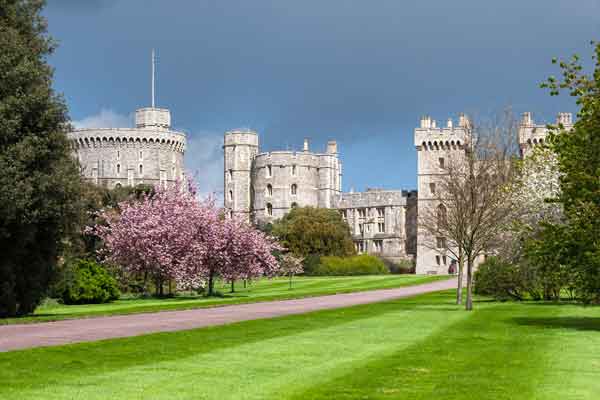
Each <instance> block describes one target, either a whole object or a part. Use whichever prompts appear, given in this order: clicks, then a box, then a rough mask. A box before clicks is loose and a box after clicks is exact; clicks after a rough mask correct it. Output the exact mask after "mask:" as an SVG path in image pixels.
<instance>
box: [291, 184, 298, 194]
mask: <svg viewBox="0 0 600 400" xmlns="http://www.w3.org/2000/svg"><path fill="white" fill-rule="evenodd" d="M297 193H298V185H296V184H295V183H293V184H292V195H294V196H295V195H296V194H297Z"/></svg>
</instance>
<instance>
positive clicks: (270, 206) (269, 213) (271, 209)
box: [267, 203, 273, 217]
mask: <svg viewBox="0 0 600 400" xmlns="http://www.w3.org/2000/svg"><path fill="white" fill-rule="evenodd" d="M267 215H268V216H270V217H272V216H273V205H272V204H271V203H267Z"/></svg>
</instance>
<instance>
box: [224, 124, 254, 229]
mask: <svg viewBox="0 0 600 400" xmlns="http://www.w3.org/2000/svg"><path fill="white" fill-rule="evenodd" d="M223 153H224V172H225V176H224V179H223V184H224V193H223V195H224V205H225V208H226V209H227V210H228V211H229V215H230V216H233V215H234V214H241V215H244V216H246V218H248V219H250V216H251V212H252V199H253V197H254V196H253V193H252V180H251V178H252V165H253V163H254V158H255V157H256V154H258V133H256V132H255V131H252V130H233V131H228V132H225V138H224V145H223Z"/></svg>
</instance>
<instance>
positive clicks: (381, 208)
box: [377, 207, 385, 218]
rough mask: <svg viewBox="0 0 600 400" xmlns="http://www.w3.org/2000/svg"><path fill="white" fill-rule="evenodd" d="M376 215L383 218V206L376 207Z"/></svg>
mask: <svg viewBox="0 0 600 400" xmlns="http://www.w3.org/2000/svg"><path fill="white" fill-rule="evenodd" d="M377 216H378V217H379V218H384V217H385V208H383V207H379V208H377Z"/></svg>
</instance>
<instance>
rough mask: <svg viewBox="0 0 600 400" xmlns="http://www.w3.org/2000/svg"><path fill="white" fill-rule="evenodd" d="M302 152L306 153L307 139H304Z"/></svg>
mask: <svg viewBox="0 0 600 400" xmlns="http://www.w3.org/2000/svg"><path fill="white" fill-rule="evenodd" d="M302 150H304V151H308V138H304V147H303V148H302Z"/></svg>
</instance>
